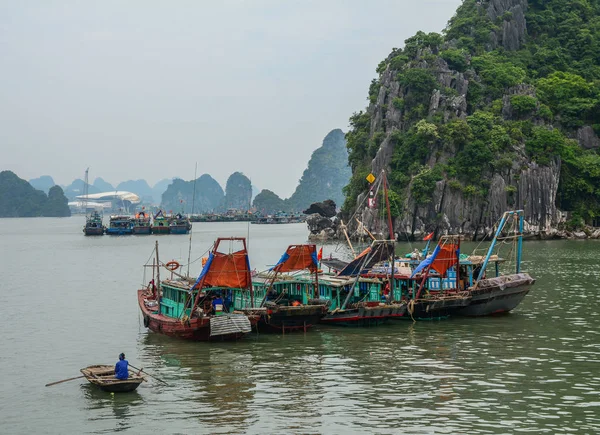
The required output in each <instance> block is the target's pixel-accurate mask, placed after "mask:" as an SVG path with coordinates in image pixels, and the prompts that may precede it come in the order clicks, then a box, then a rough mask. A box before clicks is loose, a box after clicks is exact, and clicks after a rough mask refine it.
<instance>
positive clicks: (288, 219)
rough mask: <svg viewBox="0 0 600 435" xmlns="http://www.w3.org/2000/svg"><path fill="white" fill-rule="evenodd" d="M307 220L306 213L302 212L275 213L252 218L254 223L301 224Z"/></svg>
mask: <svg viewBox="0 0 600 435" xmlns="http://www.w3.org/2000/svg"><path fill="white" fill-rule="evenodd" d="M302 222H306V215H304V214H302V213H283V212H280V213H276V214H274V215H267V216H258V217H256V218H255V219H254V220H252V223H253V224H259V225H266V224H270V225H273V224H299V223H302Z"/></svg>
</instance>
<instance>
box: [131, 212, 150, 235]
mask: <svg viewBox="0 0 600 435" xmlns="http://www.w3.org/2000/svg"><path fill="white" fill-rule="evenodd" d="M151 230H152V226H151V225H150V216H148V215H147V214H146V212H144V211H140V212H139V213H137V214H136V215H135V219H133V230H132V231H133V234H150V233H151Z"/></svg>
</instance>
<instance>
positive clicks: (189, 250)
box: [187, 162, 198, 276]
mask: <svg viewBox="0 0 600 435" xmlns="http://www.w3.org/2000/svg"><path fill="white" fill-rule="evenodd" d="M197 172H198V162H196V167H195V168H194V193H193V194H192V216H193V215H194V203H195V201H196V173H197ZM188 223H189V221H188ZM192 234H193V232H192V230H191V229H190V244H189V247H188V265H187V266H188V267H187V276H190V261H191V257H192Z"/></svg>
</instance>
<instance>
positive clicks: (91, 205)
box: [68, 201, 110, 208]
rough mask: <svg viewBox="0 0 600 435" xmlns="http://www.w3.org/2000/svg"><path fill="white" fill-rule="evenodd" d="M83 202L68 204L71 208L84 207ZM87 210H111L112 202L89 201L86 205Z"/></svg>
mask: <svg viewBox="0 0 600 435" xmlns="http://www.w3.org/2000/svg"><path fill="white" fill-rule="evenodd" d="M83 204H84V202H83V201H71V202H69V203H68V205H69V207H79V208H81V207H83ZM85 205H86V206H87V208H110V202H96V201H87V202H86V203H85Z"/></svg>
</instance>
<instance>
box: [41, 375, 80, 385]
mask: <svg viewBox="0 0 600 435" xmlns="http://www.w3.org/2000/svg"><path fill="white" fill-rule="evenodd" d="M80 378H85V376H84V375H81V376H75V377H74V378H69V379H63V380H62V381H56V382H50V383H49V384H46V387H50V386H52V385H56V384H62V383H63V382H67V381H72V380H74V379H80Z"/></svg>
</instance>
